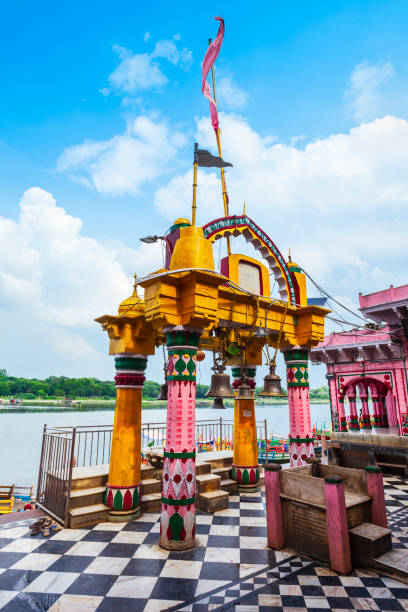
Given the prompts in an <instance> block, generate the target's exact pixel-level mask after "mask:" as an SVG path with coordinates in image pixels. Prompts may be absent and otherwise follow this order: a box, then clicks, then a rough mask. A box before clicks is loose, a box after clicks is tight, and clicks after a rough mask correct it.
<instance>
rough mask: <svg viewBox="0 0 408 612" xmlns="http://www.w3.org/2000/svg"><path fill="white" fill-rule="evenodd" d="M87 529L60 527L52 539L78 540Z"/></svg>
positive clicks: (87, 531)
mask: <svg viewBox="0 0 408 612" xmlns="http://www.w3.org/2000/svg"><path fill="white" fill-rule="evenodd" d="M89 531H90V530H89V529H61V531H58V533H56V534H55V535H54V536H53V537H52V539H53V540H62V541H64V542H78V540H81V539H82V538H83V537H84V536H85V535H86V534H87V533H89Z"/></svg>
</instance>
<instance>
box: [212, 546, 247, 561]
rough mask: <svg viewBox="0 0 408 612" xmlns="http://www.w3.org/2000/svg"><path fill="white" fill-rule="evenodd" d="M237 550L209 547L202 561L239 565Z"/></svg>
mask: <svg viewBox="0 0 408 612" xmlns="http://www.w3.org/2000/svg"><path fill="white" fill-rule="evenodd" d="M239 560H240V555H239V548H217V547H215V546H214V547H210V548H207V550H206V551H205V557H204V561H206V562H207V561H215V562H217V563H239Z"/></svg>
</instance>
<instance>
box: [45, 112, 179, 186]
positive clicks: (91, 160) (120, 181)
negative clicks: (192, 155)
mask: <svg viewBox="0 0 408 612" xmlns="http://www.w3.org/2000/svg"><path fill="white" fill-rule="evenodd" d="M184 144H185V136H184V135H183V134H181V133H180V132H177V131H175V130H171V129H170V127H169V125H168V124H167V123H166V122H165V121H164V120H160V119H156V120H155V119H154V118H151V117H147V116H145V115H140V116H139V117H137V118H136V119H133V120H132V121H129V122H128V124H127V127H126V130H125V132H124V134H120V135H116V136H114V137H113V138H111V139H109V140H105V141H100V142H90V141H85V142H83V143H82V144H79V145H73V146H71V147H67V148H66V149H65V150H64V151H63V153H62V155H61V156H60V158H59V160H58V166H57V167H58V170H59V171H61V172H66V173H68V174H69V175H70V176H71V177H72V178H73V179H75V180H76V181H79V182H82V183H84V184H85V185H87V186H88V187H89V188H94V189H96V190H97V191H99V192H100V193H104V194H132V195H134V194H136V193H137V192H138V191H139V189H140V186H141V184H142V183H144V182H146V181H151V180H153V179H155V178H156V177H157V176H158V175H159V174H162V173H163V172H166V171H167V170H168V168H169V166H170V165H171V163H172V161H173V160H174V159H175V158H176V156H177V152H178V150H179V148H180V147H182V146H183V145H184Z"/></svg>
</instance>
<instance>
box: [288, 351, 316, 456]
mask: <svg viewBox="0 0 408 612" xmlns="http://www.w3.org/2000/svg"><path fill="white" fill-rule="evenodd" d="M284 356H285V361H286V374H287V384H288V403H289V431H290V435H289V445H290V465H291V466H296V465H305V464H306V460H307V459H310V458H312V459H313V458H314V456H315V454H314V440H313V436H312V426H311V419H310V403H309V374H308V353H307V350H303V349H294V350H291V351H286V352H285V354H284Z"/></svg>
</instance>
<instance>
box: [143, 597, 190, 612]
mask: <svg viewBox="0 0 408 612" xmlns="http://www.w3.org/2000/svg"><path fill="white" fill-rule="evenodd" d="M181 603H183V602H182V601H181V600H180V601H176V600H175V599H149V601H148V602H147V604H146V605H145V607H144V608H143V612H162V611H163V610H167V608H172V607H173V606H177V605H178V604H181ZM183 609H184V608H183Z"/></svg>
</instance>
